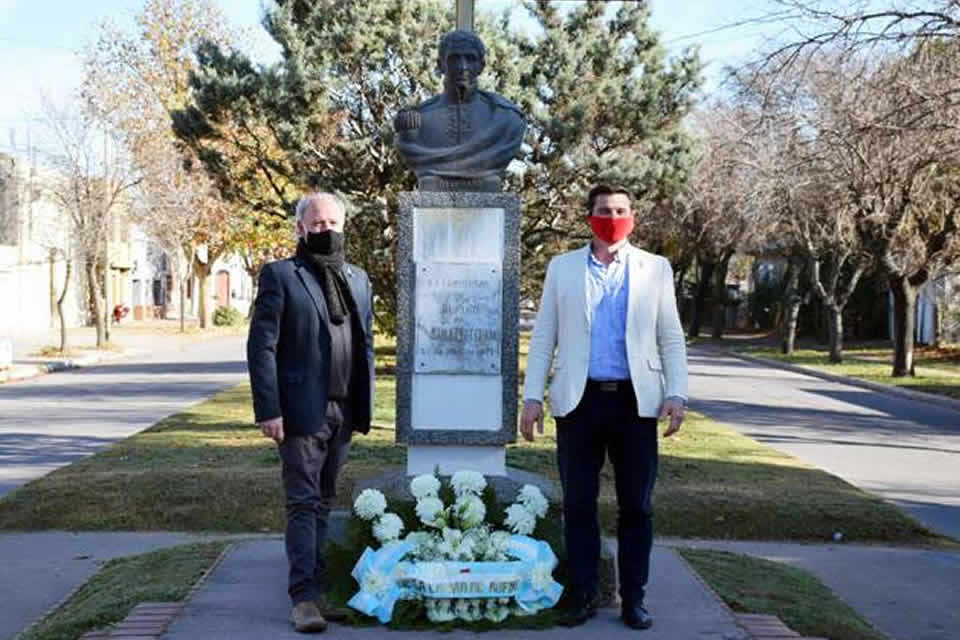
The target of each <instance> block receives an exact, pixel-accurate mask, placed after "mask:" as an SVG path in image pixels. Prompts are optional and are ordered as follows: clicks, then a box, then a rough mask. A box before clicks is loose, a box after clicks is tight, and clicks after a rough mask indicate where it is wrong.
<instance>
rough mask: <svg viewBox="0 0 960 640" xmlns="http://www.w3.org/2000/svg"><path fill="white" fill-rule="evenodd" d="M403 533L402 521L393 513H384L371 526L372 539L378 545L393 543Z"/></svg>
mask: <svg viewBox="0 0 960 640" xmlns="http://www.w3.org/2000/svg"><path fill="white" fill-rule="evenodd" d="M402 532H403V520H401V519H400V516H398V515H397V514H395V513H385V514H383V515H382V516H380V517H379V518H378V519H377V523H376V524H375V525H373V537H374V538H376V539H377V540H379V541H380V544H387V543H388V542H393V541H395V540H396V539H397V538H399V537H400V534H401V533H402Z"/></svg>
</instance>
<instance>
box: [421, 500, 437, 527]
mask: <svg viewBox="0 0 960 640" xmlns="http://www.w3.org/2000/svg"><path fill="white" fill-rule="evenodd" d="M416 511H417V517H418V518H420V522H422V523H423V524H425V525H428V526H430V525H436V524H437V522H436V521H437V516H438V515H440V513H441V512H442V511H443V501H442V500H440V498H435V497H432V496H430V497H425V498H421V499H419V500H417V507H416Z"/></svg>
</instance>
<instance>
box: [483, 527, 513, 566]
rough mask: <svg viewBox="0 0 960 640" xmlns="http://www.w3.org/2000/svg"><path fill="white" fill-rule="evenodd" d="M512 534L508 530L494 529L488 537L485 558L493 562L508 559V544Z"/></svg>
mask: <svg viewBox="0 0 960 640" xmlns="http://www.w3.org/2000/svg"><path fill="white" fill-rule="evenodd" d="M509 544H510V534H509V533H507V532H506V531H494V532H493V533H491V534H490V537H489V538H488V539H487V549H486V553H485V554H484V557H483V559H484V560H488V561H491V562H503V561H504V560H506V559H507V545H509Z"/></svg>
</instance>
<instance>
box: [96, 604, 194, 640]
mask: <svg viewBox="0 0 960 640" xmlns="http://www.w3.org/2000/svg"><path fill="white" fill-rule="evenodd" d="M184 604H185V603H183V602H142V603H140V604H138V605H137V606H135V607H134V608H133V609H132V610H131V611H130V613H129V614H127V617H126V618H124V619H123V621H122V622H121V623H120V624H118V625H117V626H116V627H113V628H112V629H109V630H105V631H91V632H89V633H87V634H85V635H83V636H82V637H81V640H103V639H105V638H110V640H156V639H157V638H159V637H160V636H162V635H163V634H164V633H165V632H166V630H167V627H169V626H170V623H171V622H173V620H174V618H176V617H177V615H178V614H179V613H180V612H181V611H183V607H184Z"/></svg>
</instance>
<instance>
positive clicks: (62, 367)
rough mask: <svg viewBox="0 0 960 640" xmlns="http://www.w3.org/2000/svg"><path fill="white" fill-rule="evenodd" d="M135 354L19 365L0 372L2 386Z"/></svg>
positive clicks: (128, 352) (102, 355) (113, 354)
mask: <svg viewBox="0 0 960 640" xmlns="http://www.w3.org/2000/svg"><path fill="white" fill-rule="evenodd" d="M134 352H135V350H132V349H124V350H123V351H119V352H116V353H111V354H106V353H104V354H91V355H89V356H80V357H77V358H67V359H65V360H54V361H51V362H45V363H43V364H19V365H15V366H13V367H10V368H8V369H6V370H3V371H0V384H4V383H6V382H17V381H19V380H29V379H30V378H36V377H39V376H43V375H46V374H48V373H57V372H59V371H68V370H71V369H80V368H82V367H89V366H92V365H95V364H100V363H102V362H110V361H113V360H119V359H121V358H124V357H126V356H128V355H131V354H133V353H134Z"/></svg>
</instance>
